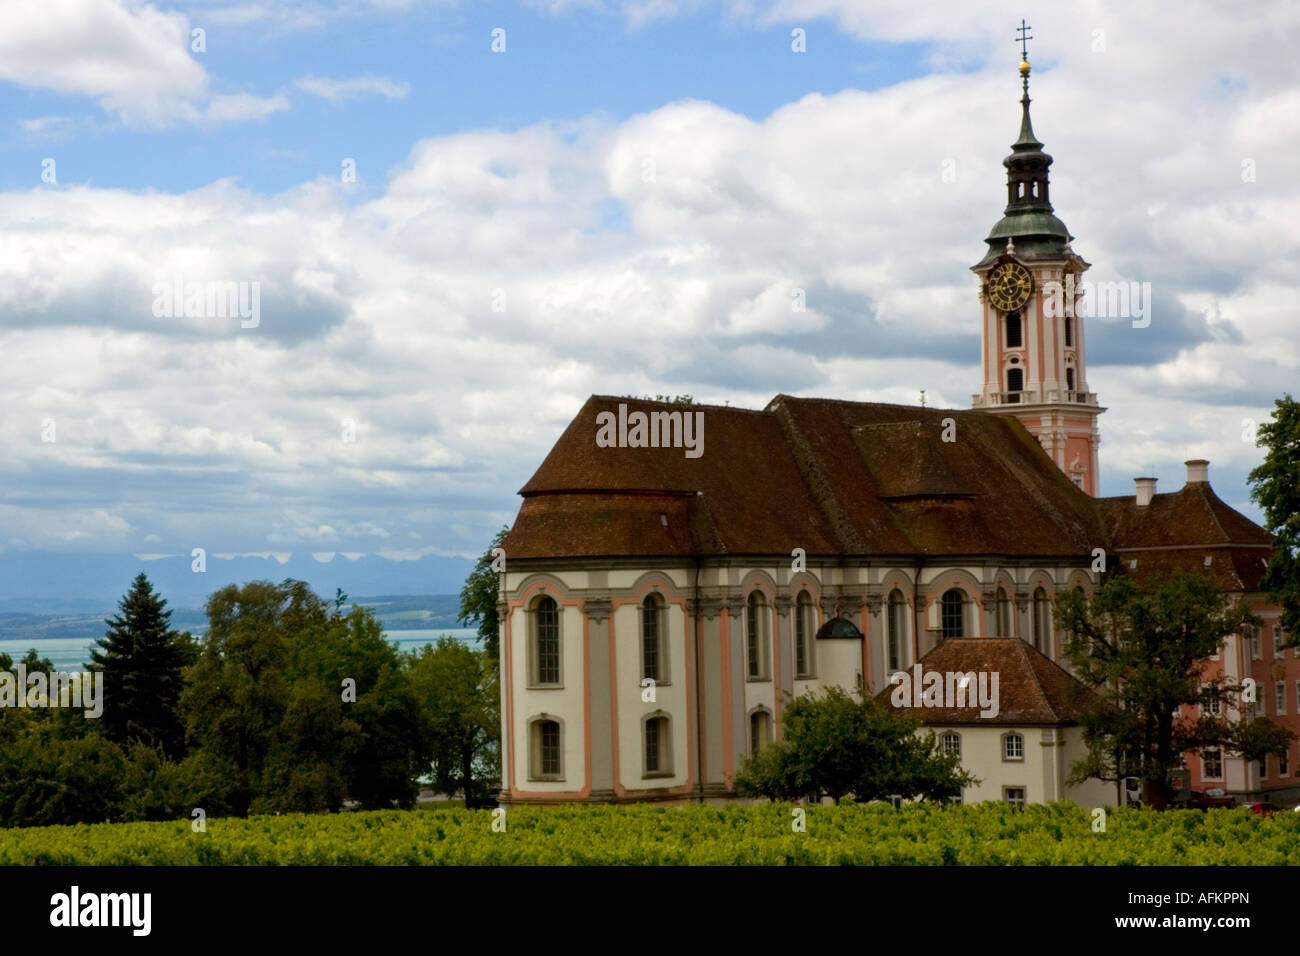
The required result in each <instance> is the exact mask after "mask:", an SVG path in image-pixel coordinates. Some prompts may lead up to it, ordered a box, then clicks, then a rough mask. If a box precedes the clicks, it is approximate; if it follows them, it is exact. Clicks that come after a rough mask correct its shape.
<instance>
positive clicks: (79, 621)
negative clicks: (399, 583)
mask: <svg viewBox="0 0 1300 956" xmlns="http://www.w3.org/2000/svg"><path fill="white" fill-rule="evenodd" d="M68 603H73V602H68ZM76 603H78V604H87V603H89V602H76ZM353 604H363V605H365V606H366V607H369V608H372V609H373V610H374V612H375V616H376V617H378V618H379V620H380V623H381V624H383V627H384V630H385V631H432V630H444V629H445V630H448V631H453V630H458V629H460V628H463V627H467V626H468V627H474V626H476V622H475V621H470V622H467V624H462V623H460V622H459V621H457V620H456V615H457V614H458V613H459V612H460V595H459V594H398V595H392V594H389V595H377V596H373V597H349V601H348V605H347V607H350V606H351V605H353ZM347 607H345V608H344V611H345V613H346V611H347ZM168 610H170V611H171V612H172V616H171V626H172V627H174V628H175V629H176V630H178V631H189V632H190V633H191V634H196V635H197V634H202V633H204V632H205V631H207V629H208V618H207V615H206V614H205V613H204V611H203V608H199V607H188V608H187V607H178V608H174V607H171V605H170V603H169V604H168ZM116 613H117V608H116V606H112V607H99V608H97V609H96V610H93V611H90V610H82V611H71V610H66V609H65V610H62V611H57V612H54V613H50V614H31V613H28V612H24V611H9V610H5V609H3V608H0V650H2V649H3V642H5V641H18V642H24V641H33V642H34V641H44V640H51V639H58V638H77V639H80V640H83V641H92V640H95V639H97V638H100V637H103V636H104V632H105V631H106V630H107V628H106V627H105V625H104V621H105V619H107V618H109V617H112V616H113V615H115V614H116ZM19 646H20V647H22V646H26V645H24V644H22V643H20V644H19ZM10 653H12V649H11V650H10Z"/></svg>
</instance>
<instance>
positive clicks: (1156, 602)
mask: <svg viewBox="0 0 1300 956" xmlns="http://www.w3.org/2000/svg"><path fill="white" fill-rule="evenodd" d="M1056 618H1057V621H1058V623H1059V624H1060V626H1061V628H1062V630H1063V631H1064V633H1065V635H1066V637H1065V641H1064V652H1065V656H1066V659H1067V660H1068V661H1069V662H1070V665H1071V669H1072V671H1073V672H1074V674H1075V676H1076V677H1078V678H1079V680H1080V681H1081V682H1083V683H1084V684H1085V685H1086V686H1088V687H1090V688H1091V689H1092V690H1093V692H1094V693H1095V694H1096V695H1097V702H1096V704H1095V705H1094V706H1093V707H1091V708H1089V710H1088V711H1087V712H1086V713H1085V714H1084V715H1083V716H1082V717H1081V720H1080V723H1081V724H1082V725H1083V730H1084V741H1085V743H1086V745H1087V747H1088V752H1087V754H1086V755H1085V756H1084V758H1083V759H1081V760H1080V761H1078V762H1077V763H1076V764H1075V766H1074V767H1073V768H1072V769H1071V774H1070V780H1071V782H1072V783H1079V782H1082V781H1083V780H1086V779H1088V778H1089V777H1094V778H1097V779H1101V780H1115V779H1117V778H1121V777H1123V776H1136V777H1138V778H1139V779H1141V780H1142V782H1143V785H1144V788H1145V792H1146V799H1147V802H1148V803H1149V804H1150V805H1151V806H1152V807H1154V808H1155V809H1157V810H1162V809H1164V808H1165V807H1166V806H1167V805H1168V802H1169V798H1170V795H1171V792H1170V787H1169V776H1170V773H1171V772H1172V771H1174V770H1175V769H1177V768H1178V767H1180V766H1181V764H1182V761H1183V754H1184V753H1186V752H1188V751H1193V752H1195V751H1199V750H1202V749H1204V748H1207V747H1222V748H1224V749H1227V750H1233V751H1237V752H1239V753H1242V754H1243V755H1245V756H1247V758H1248V759H1258V758H1259V757H1260V756H1262V755H1264V754H1268V753H1278V752H1281V751H1283V750H1284V749H1285V746H1286V744H1287V743H1289V742H1290V740H1292V739H1294V735H1293V734H1291V733H1290V732H1289V731H1286V730H1284V729H1283V728H1280V727H1277V726H1276V725H1272V726H1270V725H1269V724H1268V722H1266V721H1259V720H1243V721H1239V722H1234V721H1231V720H1229V718H1228V708H1229V707H1238V706H1239V705H1240V695H1241V693H1242V691H1243V685H1241V684H1230V683H1227V682H1225V681H1223V680H1222V679H1214V680H1211V679H1207V678H1205V677H1204V676H1203V675H1204V672H1205V670H1206V669H1207V661H1208V659H1209V657H1210V655H1211V654H1214V653H1217V652H1218V651H1219V649H1220V648H1221V647H1222V646H1223V644H1224V642H1225V641H1227V639H1228V638H1229V637H1230V636H1231V635H1233V634H1237V633H1240V632H1241V631H1242V629H1243V628H1244V627H1246V626H1247V625H1248V624H1252V623H1257V622H1258V618H1256V617H1255V616H1254V615H1253V614H1252V613H1251V612H1250V610H1249V609H1248V608H1246V607H1245V605H1243V604H1241V603H1239V602H1237V601H1234V600H1233V599H1232V598H1231V597H1230V596H1229V595H1228V594H1227V593H1226V592H1224V591H1222V590H1221V589H1220V588H1219V587H1218V586H1217V585H1216V583H1215V582H1214V580H1213V579H1212V578H1210V577H1208V576H1206V575H1203V574H1186V573H1178V574H1173V575H1169V576H1166V577H1162V578H1158V579H1155V580H1153V581H1151V582H1150V583H1149V584H1146V585H1140V584H1138V583H1136V582H1135V581H1134V580H1133V579H1132V578H1129V577H1125V576H1117V577H1112V578H1110V579H1109V580H1107V581H1106V582H1105V583H1104V584H1103V585H1102V587H1101V588H1100V589H1099V590H1098V591H1097V592H1096V594H1094V595H1093V596H1092V598H1091V599H1089V598H1088V597H1087V596H1085V595H1084V594H1083V592H1082V591H1077V590H1074V591H1067V592H1065V593H1064V594H1062V595H1061V596H1060V597H1059V598H1058V603H1057V610H1056ZM1189 705H1196V706H1197V707H1198V713H1200V714H1201V715H1202V716H1200V717H1198V718H1188V717H1183V716H1182V715H1181V708H1182V707H1184V706H1189ZM1216 705H1217V706H1216ZM1215 709H1217V710H1218V716H1210V715H1211V713H1212V711H1213V710H1215ZM1247 710H1248V712H1251V713H1253V710H1254V708H1253V707H1251V708H1247Z"/></svg>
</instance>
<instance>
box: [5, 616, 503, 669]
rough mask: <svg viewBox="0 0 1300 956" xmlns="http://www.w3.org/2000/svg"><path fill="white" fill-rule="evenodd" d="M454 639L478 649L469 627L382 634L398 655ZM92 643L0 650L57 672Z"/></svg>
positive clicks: (53, 640)
mask: <svg viewBox="0 0 1300 956" xmlns="http://www.w3.org/2000/svg"><path fill="white" fill-rule="evenodd" d="M444 635H445V636H447V637H454V638H455V639H456V640H458V641H464V642H465V643H467V644H469V646H470V647H473V648H477V647H478V646H479V645H478V630H477V628H472V627H443V628H434V629H432V630H419V631H399V630H392V631H385V632H384V636H385V637H387V638H388V640H389V641H391V642H393V643H394V644H396V645H397V650H398V653H401V654H405V653H407V652H408V651H418V650H419V649H420V648H421V647H423V646H424V645H425V644H434V643H436V642H437V640H438V638H440V637H443V636H444ZM92 646H94V642H93V641H87V640H83V639H82V638H79V637H50V638H42V639H40V640H35V641H30V640H29V641H0V651H3V652H5V653H6V654H8V655H9V656H10V657H12V658H13V659H14V661H15V662H17V661H18V659H19V658H21V657H22V656H23V655H24V654H26V653H27V649H28V648H29V647H34V648H36V653H38V654H40V655H41V656H42V657H47V658H49V660H50V662H51V663H52V664H53V665H54V669H55V670H56V671H79V670H84V669H85V666H86V664H88V663H89V662H90V648H91V647H92Z"/></svg>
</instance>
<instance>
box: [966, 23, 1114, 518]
mask: <svg viewBox="0 0 1300 956" xmlns="http://www.w3.org/2000/svg"><path fill="white" fill-rule="evenodd" d="M1023 39H1025V38H1022V40H1021V42H1022V53H1021V62H1020V76H1021V81H1022V83H1023V85H1024V95H1023V96H1022V97H1021V100H1020V106H1021V119H1020V135H1019V137H1017V139H1016V141H1015V143H1013V144H1012V146H1011V155H1010V156H1008V157H1007V158H1006V159H1004V160H1003V161H1002V165H1003V166H1005V167H1006V168H1007V208H1006V210H1005V211H1004V213H1003V216H1002V218H1001V219H1000V220H999V221H998V222H997V224H996V225H995V226H994V227H993V229H992V231H990V232H989V235H988V238H987V239H985V240H984V241H985V242H986V243H988V247H989V248H988V252H987V253H986V254H985V256H984V258H983V259H981V260H980V261H979V262H978V263H977V264H976V265H974V266H972V267H971V269H972V271H974V273H975V274H976V275H977V276H979V279H980V306H981V312H982V319H983V322H982V331H983V343H984V344H983V350H982V354H981V360H982V368H983V372H984V385H983V388H982V389H981V390H980V393H979V394H978V395H975V396H972V398H973V403H972V404H973V405H974V407H975V408H978V409H982V410H984V411H987V412H989V413H990V414H993V415H1014V416H1015V417H1016V418H1018V419H1020V421H1021V422H1022V423H1023V424H1024V426H1025V427H1026V428H1027V429H1029V432H1030V434H1032V435H1033V436H1034V437H1035V438H1037V439H1038V440H1039V442H1041V443H1042V446H1043V448H1044V449H1045V450H1046V451H1047V454H1048V455H1049V456H1050V457H1051V459H1052V460H1053V461H1055V462H1056V464H1057V466H1058V467H1060V469H1061V470H1062V471H1064V472H1065V474H1066V475H1067V476H1069V478H1070V479H1071V480H1072V481H1073V482H1074V483H1075V484H1076V485H1078V486H1079V487H1080V488H1082V489H1083V490H1084V491H1086V492H1087V493H1088V494H1090V495H1093V496H1096V494H1097V493H1098V490H1099V487H1098V474H1097V445H1098V444H1099V442H1100V437H1099V434H1098V431H1097V416H1098V415H1100V414H1101V413H1102V412H1104V411H1105V409H1104V408H1102V407H1100V406H1099V405H1098V404H1097V396H1096V394H1095V393H1093V392H1091V391H1089V389H1088V378H1087V374H1086V368H1087V366H1086V364H1085V361H1084V344H1083V343H1084V328H1083V316H1082V315H1081V314H1080V313H1081V305H1080V298H1081V295H1082V292H1081V290H1080V288H1079V279H1080V277H1081V276H1082V275H1083V273H1084V272H1085V271H1086V270H1087V269H1088V266H1089V264H1088V263H1087V262H1085V261H1084V260H1083V259H1082V258H1081V257H1080V256H1079V255H1077V254H1076V253H1075V252H1074V251H1073V250H1072V249H1071V248H1070V241H1071V240H1072V239H1073V238H1074V237H1073V236H1071V235H1070V233H1069V231H1068V230H1067V229H1066V228H1065V223H1063V222H1061V220H1060V219H1057V218H1056V216H1054V215H1053V214H1052V205H1051V203H1050V202H1049V201H1048V188H1047V170H1048V167H1049V166H1051V165H1052V157H1051V156H1049V155H1047V153H1045V152H1043V144H1042V143H1040V142H1039V141H1038V140H1037V139H1035V137H1034V129H1033V126H1032V125H1031V124H1030V122H1029V61H1028V58H1027V56H1026V54H1025V53H1024V51H1023Z"/></svg>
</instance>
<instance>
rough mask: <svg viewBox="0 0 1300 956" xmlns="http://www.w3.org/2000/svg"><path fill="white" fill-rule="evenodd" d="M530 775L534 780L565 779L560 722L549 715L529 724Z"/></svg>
mask: <svg viewBox="0 0 1300 956" xmlns="http://www.w3.org/2000/svg"><path fill="white" fill-rule="evenodd" d="M528 732H529V733H528V736H529V748H528V750H529V756H528V776H529V777H531V778H532V779H534V780H563V779H564V751H563V748H562V743H563V736H562V733H561V729H560V722H559V721H558V720H554V719H552V718H550V717H547V716H546V715H545V714H543V715H542V716H541V717H539V718H537V719H535V720H533V721H532V722H531V723H530V724H529V725H528Z"/></svg>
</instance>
